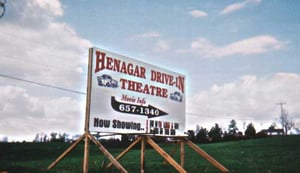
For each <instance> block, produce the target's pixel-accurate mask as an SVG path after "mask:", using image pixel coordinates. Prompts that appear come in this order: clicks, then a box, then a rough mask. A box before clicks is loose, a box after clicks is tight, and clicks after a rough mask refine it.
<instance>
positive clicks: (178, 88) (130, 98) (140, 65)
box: [88, 48, 185, 136]
mask: <svg viewBox="0 0 300 173" xmlns="http://www.w3.org/2000/svg"><path fill="white" fill-rule="evenodd" d="M89 57H90V58H89V61H90V64H91V65H90V67H89V68H92V69H91V70H90V71H91V80H90V87H91V89H90V93H88V94H90V115H89V130H90V131H91V132H110V133H125V134H129V133H130V134H132V133H134V134H139V133H143V134H145V133H146V134H155V135H161V136H175V135H176V136H181V135H184V132H185V76H184V75H183V74H179V73H176V72H172V71H169V70H166V69H163V68H160V67H157V66H154V65H151V64H148V63H144V62H141V61H138V60H135V59H132V58H128V57H126V56H122V55H119V54H116V53H113V52H109V51H106V50H102V49H98V48H91V50H90V55H89Z"/></svg>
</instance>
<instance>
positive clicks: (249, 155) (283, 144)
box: [0, 136, 300, 173]
mask: <svg viewBox="0 0 300 173" xmlns="http://www.w3.org/2000/svg"><path fill="white" fill-rule="evenodd" d="M299 143H300V136H277V137H269V138H261V139H252V140H243V141H234V142H223V143H214V144H201V145H199V146H200V147H201V148H202V149H204V150H205V151H206V152H207V153H209V154H210V155H211V156H213V157H214V158H215V159H216V160H218V161H219V162H220V163H222V164H223V165H224V166H225V167H226V168H227V169H229V170H230V171H231V172H243V173H247V172H249V173H250V172H251V173H253V172H256V173H271V172H276V173H287V172H289V173H293V172H294V173H298V172H300V147H299ZM69 145H70V144H66V143H0V172H1V171H8V172H9V173H13V172H16V173H17V172H18V173H19V172H23V173H24V172H28V173H34V172H37V173H38V172H39V173H40V172H50V173H51V172H64V173H69V172H70V173H71V172H81V170H82V168H81V166H82V158H83V144H80V145H79V146H77V147H76V148H75V150H73V151H72V152H71V153H70V155H68V156H67V157H66V158H65V159H63V160H62V161H61V162H60V163H59V164H58V165H57V166H56V167H54V169H52V170H51V171H47V170H46V168H47V167H48V165H49V164H50V163H51V162H52V161H53V160H55V159H56V158H57V157H58V156H59V155H60V154H61V153H62V152H63V151H64V150H65V149H66V148H68V147H69ZM161 146H162V147H163V148H164V149H165V150H166V151H167V152H168V153H170V152H171V151H172V149H173V147H174V144H162V145H161ZM109 150H110V152H111V153H112V154H113V155H117V154H119V153H120V152H121V151H122V149H109ZM185 156H186V158H185V169H186V170H187V171H188V172H191V173H196V172H197V173H198V172H209V173H210V172H220V171H219V170H217V169H216V168H214V167H213V166H212V165H211V164H210V163H209V162H207V161H206V160H204V159H203V158H201V156H199V155H197V154H196V153H195V152H194V151H192V150H191V149H189V148H188V147H186V150H185ZM174 158H175V159H176V160H177V161H178V159H179V152H178V151H177V153H176V154H175V156H174ZM139 159H140V150H139V149H138V148H136V149H133V150H131V151H130V152H129V153H128V154H127V155H125V156H124V157H123V158H122V159H121V161H120V163H121V164H122V165H123V166H124V167H125V168H126V169H127V170H128V172H139V167H140V165H139V164H140V160H139ZM103 160H104V156H103V154H102V153H101V152H100V151H99V150H98V149H97V148H96V147H95V146H94V145H91V147H90V161H89V168H90V170H89V172H118V171H117V170H116V169H115V168H112V169H110V170H104V169H103V168H101V164H102V162H103ZM106 163H107V162H106ZM146 172H156V173H166V172H170V173H171V172H176V170H175V169H174V168H172V167H171V166H169V165H163V159H162V158H161V157H160V156H159V155H158V154H157V153H156V152H155V151H154V150H152V149H147V151H146Z"/></svg>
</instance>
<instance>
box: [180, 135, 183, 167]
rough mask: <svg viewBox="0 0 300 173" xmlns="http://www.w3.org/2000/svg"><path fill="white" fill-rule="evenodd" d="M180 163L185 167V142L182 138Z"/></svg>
mask: <svg viewBox="0 0 300 173" xmlns="http://www.w3.org/2000/svg"><path fill="white" fill-rule="evenodd" d="M180 165H181V167H183V168H184V142H183V140H180Z"/></svg>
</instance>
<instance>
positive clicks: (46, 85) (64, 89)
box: [0, 74, 86, 95]
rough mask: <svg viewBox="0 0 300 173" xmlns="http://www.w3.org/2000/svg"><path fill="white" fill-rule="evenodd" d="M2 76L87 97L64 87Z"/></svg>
mask: <svg viewBox="0 0 300 173" xmlns="http://www.w3.org/2000/svg"><path fill="white" fill-rule="evenodd" d="M0 76H1V77H4V78H9V79H13V80H18V81H22V82H27V83H31V84H35V85H39V86H44V87H48V88H53V89H58V90H62V91H67V92H72V93H76V94H81V95H86V93H84V92H80V91H75V90H71V89H67V88H62V87H58V86H54V85H48V84H44V83H41V82H35V81H31V80H27V79H21V78H18V77H14V76H9V75H4V74H0Z"/></svg>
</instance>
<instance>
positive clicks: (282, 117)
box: [277, 102, 288, 135]
mask: <svg viewBox="0 0 300 173" xmlns="http://www.w3.org/2000/svg"><path fill="white" fill-rule="evenodd" d="M284 104H286V103H285V102H279V103H277V105H280V111H281V114H280V123H281V125H282V129H284V133H285V135H287V130H288V129H287V123H288V122H287V121H288V120H287V115H286V113H285V112H284V109H283V105H284Z"/></svg>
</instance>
